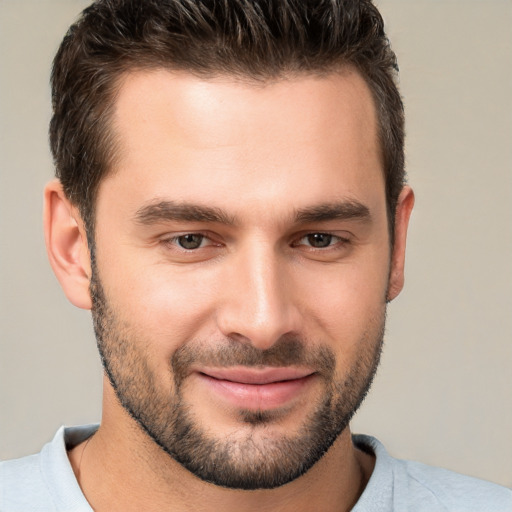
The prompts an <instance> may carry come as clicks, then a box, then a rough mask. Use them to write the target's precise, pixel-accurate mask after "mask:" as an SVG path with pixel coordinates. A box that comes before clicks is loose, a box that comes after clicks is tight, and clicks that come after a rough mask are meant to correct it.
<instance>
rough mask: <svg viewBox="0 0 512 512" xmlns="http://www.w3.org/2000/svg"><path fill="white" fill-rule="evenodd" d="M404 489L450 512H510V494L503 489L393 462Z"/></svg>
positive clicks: (443, 471)
mask: <svg viewBox="0 0 512 512" xmlns="http://www.w3.org/2000/svg"><path fill="white" fill-rule="evenodd" d="M397 466H399V467H400V466H401V470H398V471H397V473H398V474H399V475H400V477H401V479H402V481H403V484H404V487H405V488H407V489H410V490H412V491H414V490H417V491H418V493H417V494H418V496H420V497H431V499H433V500H435V501H436V502H438V503H439V504H442V505H443V506H444V507H445V509H446V510H449V511H454V512H458V511H461V512H472V511H475V512H482V511H485V512H511V511H512V491H511V490H510V489H507V488H506V487H502V486H500V485H497V484H494V483H491V482H487V481H485V480H480V479H478V478H473V477H470V476H466V475H461V474H459V473H455V472H453V471H449V470H447V469H442V468H436V467H432V466H428V465H426V464H421V463H419V462H411V461H397Z"/></svg>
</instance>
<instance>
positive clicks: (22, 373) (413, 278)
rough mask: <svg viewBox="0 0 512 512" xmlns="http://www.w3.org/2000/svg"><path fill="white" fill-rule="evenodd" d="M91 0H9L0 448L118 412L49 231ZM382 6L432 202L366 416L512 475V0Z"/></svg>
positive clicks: (411, 449)
mask: <svg viewBox="0 0 512 512" xmlns="http://www.w3.org/2000/svg"><path fill="white" fill-rule="evenodd" d="M86 3H87V2H83V1H78V0H45V1H41V0H0V173H1V175H0V176H1V177H0V316H1V321H0V329H1V330H0V344H1V346H0V348H1V351H0V458H11V457H15V456H22V455H25V454H28V453H32V452H35V451H39V449H40V448H41V446H42V444H43V443H44V442H46V441H48V440H49V439H50V438H51V437H52V436H53V434H54V432H55V431H56V429H57V428H58V427H59V425H61V424H67V425H73V424H80V423H89V422H95V421H99V419H100V415H101V412H100V402H101V376H102V372H101V367H100V363H99V358H98V356H97V354H96V347H95V340H94V335H93V332H92V327H91V321H90V315H89V313H88V312H84V311H80V310H78V309H75V308H74V307H73V306H71V305H70V304H68V302H67V300H66V299H65V297H64V295H63V293H62V292H61V290H60V288H59V285H58V283H57V281H56V279H55V278H54V277H53V274H52V272H51V269H50V267H49V265H48V263H47V260H46V254H45V249H44V243H43V235H42V228H41V210H42V189H43V186H44V184H45V182H46V181H48V180H49V179H50V178H51V177H52V173H53V168H52V162H51V158H50V155H49V150H48V147H47V125H48V121H49V117H50V100H49V96H50V93H49V86H48V79H49V70H50V64H51V60H52V58H53V55H54V53H55V51H56V49H57V46H58V44H59V42H60V40H61V39H62V37H63V35H64V33H65V31H66V29H67V27H68V26H69V24H70V23H71V22H72V21H73V20H74V19H75V17H76V16H77V14H78V13H79V11H80V10H81V9H82V8H83V7H84V6H85V5H86ZM378 4H379V6H380V7H381V10H382V12H383V15H384V17H385V20H386V23H387V26H388V33H389V36H390V39H391V41H392V44H393V47H394V49H395V51H396V53H397V55H398V58H399V63H400V69H401V79H400V80H401V91H402V94H403V97H404V101H405V105H406V115H407V147H406V150H407V169H408V175H409V181H410V184H411V185H412V186H413V187H414V189H415V192H416V197H417V203H416V208H415V211H414V213H413V217H412V224H411V228H410V237H409V246H408V258H407V268H406V287H405V290H404V291H403V293H402V295H401V296H400V297H399V298H398V299H397V300H396V301H395V302H394V303H393V304H391V306H390V308H389V324H388V329H387V335H386V346H385V353H384V358H383V361H382V365H381V368H380V370H379V373H378V376H377V379H376V381H375V383H374V386H373V390H372V392H371V394H370V397H369V398H368V399H367V400H366V402H365V403H364V404H363V407H362V409H361V410H360V412H359V413H358V414H357V416H356V418H355V421H354V422H353V427H354V428H353V429H354V430H355V431H358V432H363V433H368V434H372V435H375V436H377V437H378V438H379V439H380V440H381V441H383V442H384V444H385V445H386V446H387V448H388V450H389V451H390V452H391V453H392V454H393V455H395V456H397V457H401V458H412V459H417V460H421V461H423V462H426V463H430V464H435V465H439V466H444V467H447V468H450V469H453V470H456V471H459V472H463V473H466V474H470V475H474V476H478V477H482V478H485V479H489V480H493V481H496V482H499V483H501V484H505V485H512V264H511V262H512V222H511V219H512V2H510V1H498V0H494V1H492V0H485V1H477V0H458V1H436V0H422V1H420V0H403V1H396V0H380V1H379V2H378Z"/></svg>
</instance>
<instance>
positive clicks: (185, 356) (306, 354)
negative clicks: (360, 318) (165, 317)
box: [171, 336, 336, 386]
mask: <svg viewBox="0 0 512 512" xmlns="http://www.w3.org/2000/svg"><path fill="white" fill-rule="evenodd" d="M198 366H199V367H200V366H210V367H211V366H215V367H220V368H228V367H231V366H246V367H253V368H254V367H263V366H267V367H284V366H300V367H307V368H311V369H312V370H313V371H315V372H317V373H318V374H320V375H322V376H323V377H325V378H328V379H329V378H331V377H332V375H333V374H334V370H335V367H336V357H335V355H334V352H333V351H332V350H331V349H330V348H329V347H326V346H323V345H314V344H312V343H306V342H305V341H303V340H301V339H299V338H297V337H291V336H284V337H282V338H280V339H279V340H278V341H276V342H275V343H274V344H273V345H272V346H271V347H270V348H268V349H263V350H262V349H259V348H257V347H254V346H253V345H252V344H251V343H250V342H249V341H240V340H235V339H232V338H227V339H225V340H223V341H222V342H219V343H216V344H212V343H211V341H206V342H201V341H197V342H191V343H187V344H185V345H182V346H181V347H180V348H178V349H177V350H176V352H175V353H174V354H173V355H172V357H171V367H172V370H173V374H174V379H175V382H176V385H177V386H179V385H180V384H181V382H182V381H183V379H185V377H187V376H188V375H189V374H190V373H191V370H192V368H193V367H198Z"/></svg>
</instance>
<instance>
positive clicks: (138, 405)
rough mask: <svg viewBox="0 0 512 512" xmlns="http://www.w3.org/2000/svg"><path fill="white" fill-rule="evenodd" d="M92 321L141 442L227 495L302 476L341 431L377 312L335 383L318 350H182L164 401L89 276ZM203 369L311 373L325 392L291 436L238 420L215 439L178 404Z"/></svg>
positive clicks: (357, 396) (373, 349)
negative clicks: (195, 371) (194, 371)
mask: <svg viewBox="0 0 512 512" xmlns="http://www.w3.org/2000/svg"><path fill="white" fill-rule="evenodd" d="M90 290H91V297H92V302H93V308H92V315H93V323H94V330H95V333H96V339H97V343H98V349H99V352H100V356H101V360H102V363H103V367H104V369H105V372H106V374H107V376H108V378H109V380H110V383H111V385H112V387H113V389H114V391H115V393H116V396H117V398H118V400H119V402H120V403H121V405H122V406H123V407H124V408H125V410H126V411H127V412H128V413H129V414H130V416H131V417H132V418H133V419H134V420H135V422H136V423H137V424H138V425H139V426H140V427H141V428H142V430H143V431H144V432H146V434H147V435H148V436H149V437H150V438H151V439H152V440H153V441H154V442H155V443H156V444H157V445H158V446H159V447H160V448H161V449H162V450H164V451H165V452H166V453H167V454H169V455H170V456H171V457H172V458H173V459H174V460H175V461H177V462H178V463H179V464H181V465H182V466H183V467H184V468H186V469H187V470H188V471H190V472H191V473H193V474H194V475H195V476H197V477H198V478H200V479H202V480H203V481H206V482H210V483H212V484H215V485H218V486H222V487H227V488H232V489H245V490H252V489H272V488H275V487H279V486H281V485H284V484H286V483H288V482H291V481H293V480H295V479H296V478H298V477H299V476H301V475H303V474H304V473H306V472H307V471H308V470H309V469H310V468H311V467H312V466H313V465H314V464H315V463H316V462H318V461H319V460H320V458H321V457H322V456H323V455H324V454H325V453H326V452H327V450H328V449H329V448H330V447H331V446H332V444H333V443H334V441H335V440H336V438H337V437H338V436H339V435H340V434H341V432H343V430H345V428H346V427H347V426H348V424H349V422H350V419H351V418H352V416H353V415H354V413H355V412H356V411H357V409H358V408H359V406H360V405H361V403H362V401H363V400H364V398H365V396H366V394H367V393H368V390H369V389H370V386H371V383H372V380H373V378H374V375H375V373H376V370H377V367H378V364H379V360H380V354H381V350H382V343H383V335H384V325H385V307H383V311H382V315H381V318H379V319H372V321H371V322H370V324H371V325H372V326H371V328H369V329H368V331H367V332H366V333H364V335H363V336H362V338H361V340H360V341H359V347H360V348H359V354H358V357H356V359H355V361H356V363H355V364H354V366H353V367H352V368H351V369H350V371H349V372H348V374H347V375H345V376H344V377H343V378H340V377H337V376H336V375H335V368H336V359H335V356H334V353H333V352H332V350H331V349H330V348H329V347H326V346H318V345H316V346H313V348H311V347H312V344H310V343H304V341H302V340H299V339H297V338H287V337H284V338H283V339H280V340H278V341H277V342H276V343H275V344H274V345H273V346H272V347H271V348H270V349H267V350H259V349H257V348H255V347H253V346H252V345H250V344H243V343H241V342H240V341H235V340H231V339H227V340H224V341H223V343H222V344H221V346H220V347H219V344H216V345H215V348H212V347H209V345H208V343H207V342H203V343H200V342H194V341H191V342H190V343H186V344H184V345H182V346H181V347H180V348H179V349H178V350H176V352H175V353H174V354H173V356H172V357H171V361H170V364H169V379H170V380H171V381H172V392H170V393H169V392H168V391H166V390H164V389H163V386H162V383H160V384H159V382H157V378H156V376H155V374H154V372H153V371H152V370H151V368H150V366H149V364H148V359H147V353H146V352H145V350H144V347H146V346H147V347H150V346H151V343H150V341H149V340H147V341H146V340H144V339H143V338H142V336H140V335H138V334H136V328H135V327H134V326H130V325H128V324H127V323H126V322H124V323H123V322H121V321H120V319H119V317H118V315H117V314H116V312H115V311H113V309H112V308H111V307H110V305H109V303H108V301H107V299H106V297H105V294H104V290H103V287H102V286H101V282H100V280H99V277H98V273H97V270H96V269H95V268H93V276H92V278H91V286H90ZM198 363H203V364H205V365H206V366H210V367H211V366H216V365H217V366H225V367H227V366H234V365H242V366H262V365H263V366H290V365H303V366H307V367H311V368H314V369H315V370H316V371H317V373H318V375H320V376H321V378H322V379H323V386H324V389H325V392H324V393H323V396H322V397H321V398H320V399H319V400H318V402H317V403H316V404H315V406H314V408H313V409H312V411H311V412H310V413H309V414H308V415H307V417H306V418H305V419H304V420H303V422H302V425H300V426H298V428H297V429H296V430H295V432H294V433H292V434H287V435H284V434H282V435H280V436H276V435H273V434H269V430H268V429H269V428H270V429H271V427H272V425H273V423H274V422H277V421H279V416H280V411H279V410H278V411H272V410H270V411H251V410H242V411H240V412H239V416H238V421H239V423H240V425H241V428H240V429H238V430H237V431H236V432H234V433H232V434H228V435H224V436H222V437H220V436H217V437H215V436H214V435H213V434H212V433H211V432H209V431H208V427H207V425H204V424H201V423H200V422H199V421H197V420H196V419H195V417H194V413H193V410H192V407H191V406H190V405H189V404H188V403H187V402H186V400H185V399H184V398H183V387H184V383H186V380H187V379H186V377H187V375H188V373H189V372H188V370H189V368H190V367H191V365H192V364H198Z"/></svg>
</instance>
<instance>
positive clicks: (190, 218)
mask: <svg viewBox="0 0 512 512" xmlns="http://www.w3.org/2000/svg"><path fill="white" fill-rule="evenodd" d="M135 220H136V222H138V223H139V224H144V225H150V224H156V223H158V222H165V221H178V222H218V223H220V224H229V225H232V224H234V223H235V221H234V218H232V217H230V216H229V215H227V213H226V212H224V211H223V210H221V209H220V208H215V207H211V206H202V205H197V204H188V203H177V202H174V201H159V202H157V203H150V204H147V205H145V206H142V207H141V208H139V209H138V210H137V212H136V213H135Z"/></svg>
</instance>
